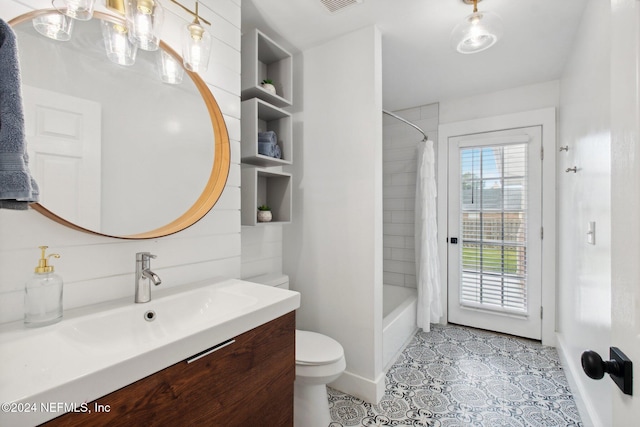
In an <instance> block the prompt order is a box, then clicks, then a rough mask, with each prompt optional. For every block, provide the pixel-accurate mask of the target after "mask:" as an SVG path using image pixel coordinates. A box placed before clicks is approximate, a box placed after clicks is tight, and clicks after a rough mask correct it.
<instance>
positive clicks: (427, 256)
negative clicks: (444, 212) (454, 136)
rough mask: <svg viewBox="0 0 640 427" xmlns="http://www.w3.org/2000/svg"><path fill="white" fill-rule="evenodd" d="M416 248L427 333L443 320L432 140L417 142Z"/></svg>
mask: <svg viewBox="0 0 640 427" xmlns="http://www.w3.org/2000/svg"><path fill="white" fill-rule="evenodd" d="M416 175H417V179H416V211H415V249H416V281H417V287H418V327H419V328H422V330H423V331H425V332H428V331H429V330H430V325H431V323H437V322H439V321H440V318H441V317H442V303H441V301H440V266H439V261H438V234H437V222H436V195H437V189H436V179H435V154H434V151H433V141H421V142H419V143H418V171H417V174H416Z"/></svg>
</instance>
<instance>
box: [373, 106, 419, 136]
mask: <svg viewBox="0 0 640 427" xmlns="http://www.w3.org/2000/svg"><path fill="white" fill-rule="evenodd" d="M382 112H383V113H384V114H386V115H389V116H391V117H394V118H396V119H398V120H400V121H401V122H404V123H406V124H408V125H409V126H411V127H412V128H414V129H416V130H417V131H418V132H420V133H421V134H422V135H423V136H424V139H423V141H427V140H428V139H429V137H428V136H427V134H426V133H424V131H423V130H422V129H420V128H419V127H418V126H417V125H414V124H413V123H411V122H410V121H409V120H406V119H403V118H402V117H400V116H398V115H396V114H393V113H392V112H390V111H387V110H382Z"/></svg>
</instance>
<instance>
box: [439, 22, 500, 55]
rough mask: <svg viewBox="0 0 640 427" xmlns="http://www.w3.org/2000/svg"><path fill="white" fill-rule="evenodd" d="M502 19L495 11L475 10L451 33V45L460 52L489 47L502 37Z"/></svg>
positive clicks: (479, 50)
mask: <svg viewBox="0 0 640 427" xmlns="http://www.w3.org/2000/svg"><path fill="white" fill-rule="evenodd" d="M502 33H503V27H502V19H500V17H499V16H498V15H496V14H495V13H493V12H474V13H472V14H471V15H469V16H467V17H466V18H465V19H464V21H462V22H461V23H460V24H458V25H457V26H456V27H455V28H454V29H453V32H452V33H451V46H452V47H453V48H454V49H455V50H457V51H458V52H460V53H465V54H468V53H477V52H482V51H483V50H486V49H489V48H490V47H491V46H493V45H494V44H496V42H497V41H498V40H499V39H500V37H502Z"/></svg>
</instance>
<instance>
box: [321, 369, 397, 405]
mask: <svg viewBox="0 0 640 427" xmlns="http://www.w3.org/2000/svg"><path fill="white" fill-rule="evenodd" d="M385 379H386V376H385V373H384V372H382V373H380V375H378V377H377V378H376V380H375V381H372V380H369V379H367V378H364V377H361V376H360V375H356V374H353V373H351V372H349V371H344V373H343V374H342V375H340V377H339V378H338V379H337V380H335V381H333V382H332V383H330V384H329V387H331V388H335V389H336V390H339V391H341V392H343V393H347V394H350V395H351V396H355V397H359V398H360V399H363V400H365V401H366V402H368V403H372V404H378V403H379V402H380V399H382V397H383V396H384V389H385Z"/></svg>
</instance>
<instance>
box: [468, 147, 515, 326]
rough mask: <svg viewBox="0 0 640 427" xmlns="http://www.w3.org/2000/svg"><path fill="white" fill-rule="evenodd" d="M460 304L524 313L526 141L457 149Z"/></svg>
mask: <svg viewBox="0 0 640 427" xmlns="http://www.w3.org/2000/svg"><path fill="white" fill-rule="evenodd" d="M460 166H461V168H460V171H461V177H460V183H461V184H460V185H461V191H460V195H461V196H460V197H461V200H460V207H461V209H460V216H461V217H460V224H461V228H462V230H461V231H462V232H461V235H462V238H461V240H462V242H461V243H462V247H461V251H460V258H461V259H460V264H459V265H460V269H461V271H460V277H461V284H460V286H461V289H460V304H461V305H463V306H469V307H476V308H482V309H487V310H492V311H502V312H510V313H517V314H526V312H527V145H526V144H523V143H514V144H503V145H496V146H484V147H473V148H461V149H460Z"/></svg>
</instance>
